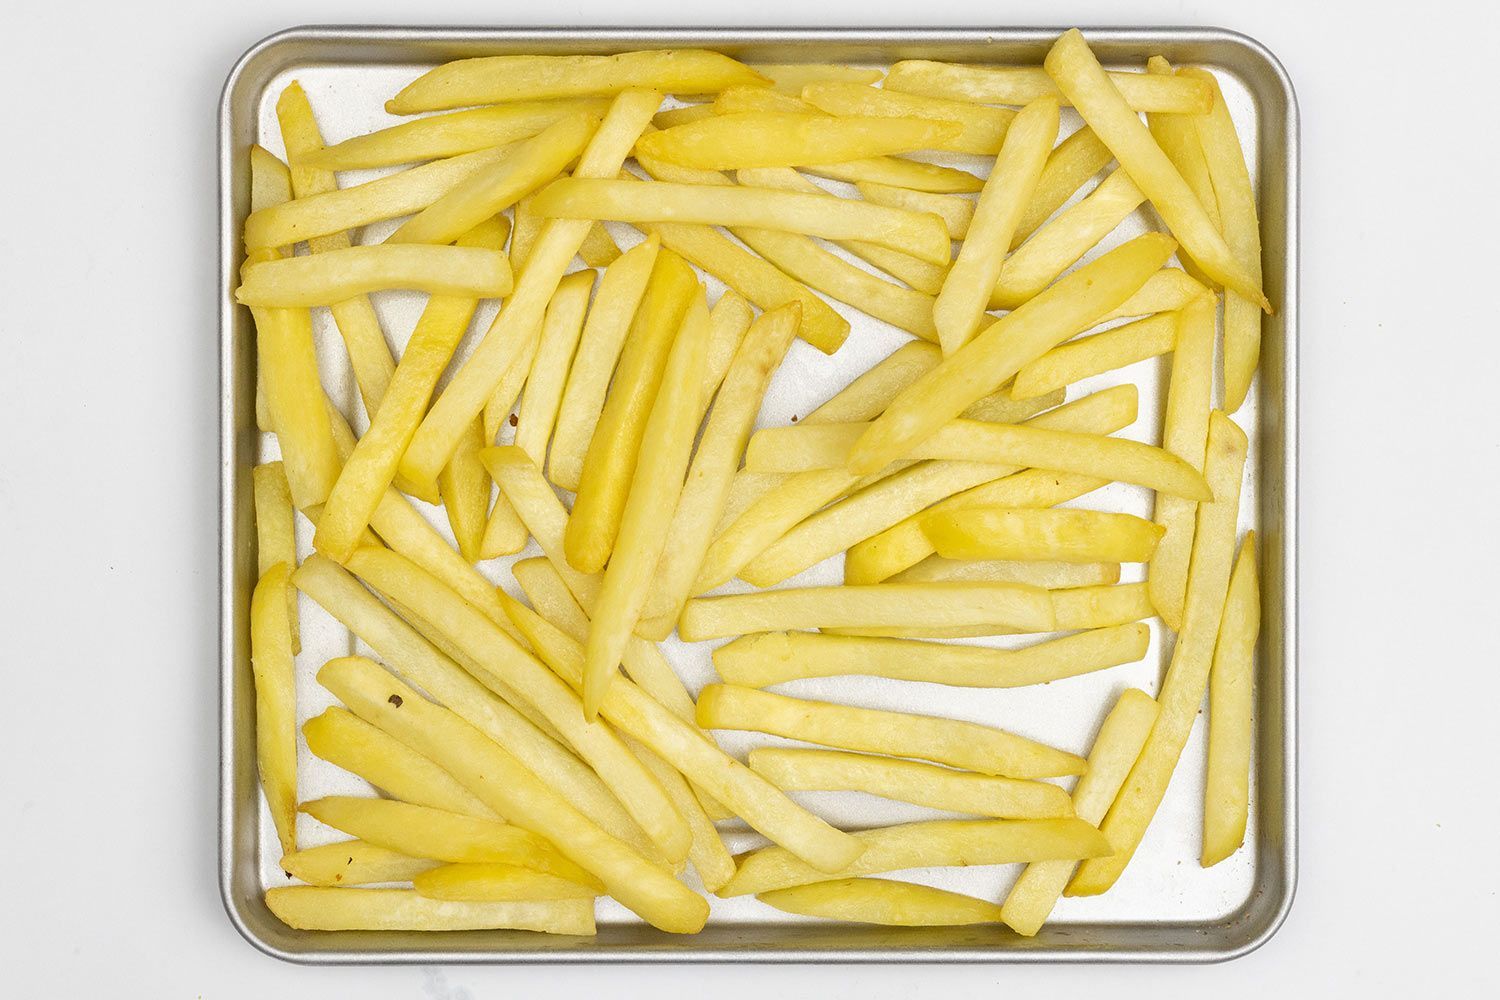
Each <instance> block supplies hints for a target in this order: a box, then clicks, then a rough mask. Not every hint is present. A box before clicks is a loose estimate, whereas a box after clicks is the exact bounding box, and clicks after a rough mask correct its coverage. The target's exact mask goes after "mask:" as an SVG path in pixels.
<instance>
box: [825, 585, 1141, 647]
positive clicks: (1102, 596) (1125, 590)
mask: <svg viewBox="0 0 1500 1000" xmlns="http://www.w3.org/2000/svg"><path fill="white" fill-rule="evenodd" d="M917 586H920V585H917ZM1048 594H1050V595H1051V597H1052V610H1053V614H1054V624H1053V626H1052V628H1051V629H1047V630H1044V631H1053V632H1069V631H1073V630H1074V629H1098V628H1109V627H1111V626H1115V625H1128V624H1131V623H1133V622H1139V621H1140V620H1141V619H1143V618H1150V617H1151V615H1152V613H1153V609H1152V607H1151V599H1150V597H1149V596H1148V595H1147V593H1146V585H1145V584H1144V583H1121V584H1116V585H1114V586H1098V587H1069V588H1067V589H1065V590H1051V591H1048ZM823 631H825V632H833V633H837V634H839V635H858V636H876V637H891V638H897V639H972V638H977V637H979V636H986V635H1012V634H1016V633H1025V632H1031V631H1036V630H1035V629H1025V628H997V627H995V626H993V625H977V626H976V625H949V626H927V625H922V626H886V627H879V626H876V627H869V628H826V629H824V630H823Z"/></svg>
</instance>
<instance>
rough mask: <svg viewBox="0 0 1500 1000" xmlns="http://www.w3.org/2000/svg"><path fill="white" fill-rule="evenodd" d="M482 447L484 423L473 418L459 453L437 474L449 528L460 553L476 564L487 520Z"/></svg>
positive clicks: (487, 487) (486, 481)
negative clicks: (480, 455)
mask: <svg viewBox="0 0 1500 1000" xmlns="http://www.w3.org/2000/svg"><path fill="white" fill-rule="evenodd" d="M483 447H484V425H483V421H481V420H480V419H479V418H478V417H475V418H474V420H473V422H472V423H471V424H470V425H469V433H467V434H465V435H464V436H463V439H462V440H461V441H459V444H458V450H457V451H455V452H454V453H453V457H452V458H450V459H448V464H447V465H445V466H443V471H442V472H440V473H438V493H439V495H441V496H442V498H443V509H444V510H445V511H446V512H447V514H448V526H449V527H450V528H452V529H453V537H454V538H455V539H456V540H457V541H458V551H459V554H460V555H462V556H463V558H464V561H465V562H468V563H476V562H478V561H479V550H480V548H481V547H482V544H483V541H484V529H485V527H486V525H485V522H486V521H487V520H488V517H489V508H490V476H489V473H487V472H485V471H484V466H483V465H481V464H480V463H479V457H478V456H479V450H480V449H481V448H483Z"/></svg>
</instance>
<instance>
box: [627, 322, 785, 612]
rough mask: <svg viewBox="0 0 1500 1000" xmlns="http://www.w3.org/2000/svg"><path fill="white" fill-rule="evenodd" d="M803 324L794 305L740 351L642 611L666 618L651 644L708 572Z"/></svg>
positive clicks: (754, 332)
mask: <svg viewBox="0 0 1500 1000" xmlns="http://www.w3.org/2000/svg"><path fill="white" fill-rule="evenodd" d="M800 320H801V307H800V306H797V305H796V304H795V303H794V304H792V305H788V306H784V307H782V308H781V309H778V310H773V311H771V312H769V313H765V314H763V315H762V317H761V319H760V320H758V321H757V322H756V323H755V325H754V326H752V327H751V328H750V331H749V332H748V333H746V335H745V339H744V341H743V342H742V343H741V345H740V349H739V350H738V351H737V352H736V353H735V359H734V361H733V362H732V364H731V366H730V369H729V372H728V374H727V375H726V376H725V379H724V383H723V385H722V387H721V388H720V389H719V394H718V397H717V399H716V400H715V401H714V405H713V410H712V412H711V413H710V415H709V418H708V423H707V425H706V426H705V427H704V430H703V436H702V439H701V440H700V442H699V445H698V449H697V452H696V453H695V454H694V456H693V463H692V466H691V467H690V468H689V470H688V473H687V480H686V482H685V483H684V485H683V487H682V495H681V497H680V499H679V500H678V503H677V510H676V512H675V513H674V515H673V517H672V521H671V524H670V525H669V526H668V528H667V535H666V537H667V538H669V539H670V540H671V544H670V545H668V546H667V547H666V548H665V550H664V551H663V553H662V555H661V559H660V560H659V562H658V563H657V566H656V572H655V576H654V580H653V581H652V583H651V585H650V593H649V597H648V599H647V601H646V604H645V606H644V608H643V609H642V613H641V614H642V618H643V619H644V620H645V621H644V622H643V624H646V623H649V622H651V621H652V620H659V623H658V624H657V625H656V627H654V628H651V629H650V630H649V631H647V632H646V633H645V634H646V637H647V638H651V639H663V638H665V637H666V635H667V633H670V632H671V631H672V627H673V625H674V624H675V623H676V621H677V616H678V614H680V613H681V610H682V605H683V604H684V603H685V602H686V601H687V599H688V597H689V596H690V595H689V593H688V591H689V590H690V589H691V588H692V586H693V582H694V581H695V580H696V579H697V576H698V571H699V570H700V569H701V568H702V565H703V558H704V556H705V555H706V554H707V552H708V547H709V545H710V543H711V542H712V541H713V530H714V526H715V525H716V524H718V521H719V516H720V515H721V514H722V512H723V509H724V503H725V500H726V499H727V497H728V494H729V488H730V483H731V482H732V481H733V478H734V473H735V469H736V468H737V467H738V465H739V461H740V456H741V454H743V452H744V450H745V443H746V442H747V441H749V440H750V431H751V429H752V428H753V427H754V425H755V417H756V414H757V413H759V411H760V403H761V397H762V396H764V395H765V391H766V386H767V385H768V384H769V382H770V380H771V374H772V373H773V372H774V371H775V370H776V366H777V365H779V364H780V363H781V359H782V357H783V356H784V355H785V354H786V350H787V347H788V346H789V345H790V344H791V341H792V337H793V336H794V335H795V333H796V331H797V326H798V324H799V322H800ZM637 631H641V629H639V628H638V629H637Z"/></svg>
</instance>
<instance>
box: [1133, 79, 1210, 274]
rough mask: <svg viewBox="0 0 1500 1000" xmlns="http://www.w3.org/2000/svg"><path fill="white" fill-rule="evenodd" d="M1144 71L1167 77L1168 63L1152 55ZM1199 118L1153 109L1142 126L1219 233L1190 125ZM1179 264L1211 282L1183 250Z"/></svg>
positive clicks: (1203, 164) (1204, 163) (1205, 172)
mask: <svg viewBox="0 0 1500 1000" xmlns="http://www.w3.org/2000/svg"><path fill="white" fill-rule="evenodd" d="M1146 71H1147V72H1148V73H1155V74H1158V75H1162V76H1170V75H1171V74H1172V65H1171V64H1170V63H1168V62H1167V60H1166V59H1164V58H1162V57H1161V56H1152V57H1151V58H1149V59H1147V60H1146ZM1200 117H1202V116H1201V115H1184V114H1171V113H1167V112H1155V113H1152V114H1149V115H1147V116H1146V127H1147V128H1148V129H1149V130H1150V132H1151V137H1152V138H1153V139H1155V140H1156V142H1157V145H1159V146H1161V151H1162V152H1163V153H1165V154H1166V157H1167V159H1168V160H1170V161H1172V166H1174V167H1176V168H1177V171H1178V173H1180V174H1182V179H1183V180H1185V181H1187V185H1188V187H1190V188H1191V189H1192V191H1193V194H1195V195H1197V196H1198V203H1199V204H1201V205H1202V206H1203V211H1204V212H1205V213H1206V214H1207V215H1208V220H1209V221H1210V222H1211V223H1213V227H1214V228H1215V229H1217V230H1219V232H1221V233H1222V232H1223V231H1224V229H1223V226H1222V225H1221V224H1220V221H1219V197H1218V195H1217V194H1215V193H1214V182H1213V178H1212V177H1210V176H1209V173H1208V161H1207V160H1206V159H1204V158H1203V143H1202V142H1201V141H1200V140H1199V138H1198V127H1197V125H1196V124H1194V121H1195V119H1197V118H1200ZM1182 265H1183V267H1184V268H1186V269H1187V270H1189V271H1191V272H1192V275H1193V277H1194V278H1196V279H1197V280H1198V281H1201V282H1207V283H1212V282H1211V279H1210V278H1208V277H1207V276H1206V275H1205V274H1204V273H1203V272H1202V270H1200V269H1199V268H1198V266H1197V264H1196V263H1195V262H1194V261H1193V259H1192V258H1191V257H1189V256H1187V254H1186V253H1184V254H1183V255H1182Z"/></svg>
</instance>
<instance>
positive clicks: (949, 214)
mask: <svg viewBox="0 0 1500 1000" xmlns="http://www.w3.org/2000/svg"><path fill="white" fill-rule="evenodd" d="M855 187H857V188H858V189H859V195H860V197H861V198H863V199H865V201H873V202H874V203H875V204H877V205H889V206H891V207H892V208H904V209H906V210H908V211H911V212H931V213H932V214H933V215H937V216H941V217H942V220H943V224H944V225H946V226H947V227H948V235H949V236H951V237H953V238H954V239H955V240H961V239H963V238H964V237H965V236H967V235H968V234H969V225H970V223H972V222H973V221H974V206H975V202H974V201H973V200H972V199H969V198H964V197H961V196H960V195H956V194H932V193H930V192H927V191H912V190H910V189H908V188H898V187H891V186H890V185H889V184H874V183H871V182H869V181H866V182H864V183H862V184H856V185H855Z"/></svg>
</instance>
